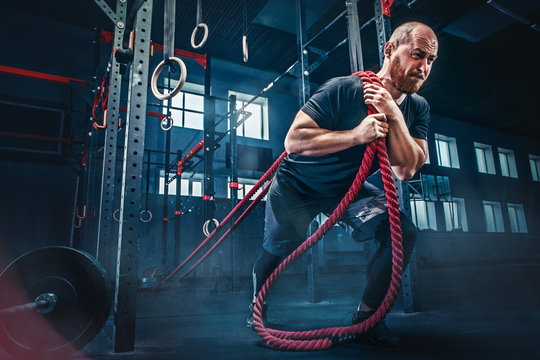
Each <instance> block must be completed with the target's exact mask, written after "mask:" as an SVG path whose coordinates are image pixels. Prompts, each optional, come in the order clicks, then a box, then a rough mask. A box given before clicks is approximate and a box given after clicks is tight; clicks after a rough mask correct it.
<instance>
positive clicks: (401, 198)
mask: <svg viewBox="0 0 540 360" xmlns="http://www.w3.org/2000/svg"><path fill="white" fill-rule="evenodd" d="M382 1H384V0H375V3H374V7H375V23H376V26H377V43H378V46H379V61H380V65H381V66H382V64H383V62H384V46H385V44H386V42H387V41H388V40H389V39H390V35H391V28H390V18H389V17H388V16H387V15H386V14H384V12H383V7H382ZM394 181H395V184H396V193H397V196H398V202H399V208H400V210H401V211H402V212H403V213H404V214H405V216H407V217H409V218H411V215H412V214H411V204H410V194H409V185H408V183H407V182H406V181H400V180H399V179H397V178H396V177H395V176H394ZM416 273H417V272H416V251H414V250H413V253H412V255H411V258H410V260H409V266H408V267H407V268H406V269H405V270H404V271H403V276H402V279H401V297H402V299H403V310H404V311H405V312H406V313H411V312H416V311H420V299H419V298H418V295H417V291H416V284H415V282H416V278H417V276H416Z"/></svg>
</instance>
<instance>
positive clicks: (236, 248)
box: [229, 95, 241, 291]
mask: <svg viewBox="0 0 540 360" xmlns="http://www.w3.org/2000/svg"><path fill="white" fill-rule="evenodd" d="M229 111H231V112H232V113H231V117H230V126H229V128H230V129H231V132H230V133H229V136H230V146H231V181H230V183H229V189H230V192H231V211H232V210H233V209H234V208H235V206H236V204H237V203H238V148H237V143H238V142H237V140H238V139H237V136H236V130H235V129H236V126H237V125H236V122H237V121H238V112H236V95H231V96H229ZM236 219H237V216H234V217H233V219H232V222H233V223H234V222H235V221H236ZM240 258H241V255H240V244H239V239H238V236H235V234H234V232H233V233H231V288H232V291H239V290H240V271H239V268H240V267H239V263H240Z"/></svg>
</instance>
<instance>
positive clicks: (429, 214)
mask: <svg viewBox="0 0 540 360" xmlns="http://www.w3.org/2000/svg"><path fill="white" fill-rule="evenodd" d="M411 213H412V221H413V222H414V224H415V225H416V226H417V227H418V228H419V229H432V230H437V220H436V217H435V203H434V202H433V201H424V200H416V199H411Z"/></svg>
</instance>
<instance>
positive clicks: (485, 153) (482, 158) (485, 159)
mask: <svg viewBox="0 0 540 360" xmlns="http://www.w3.org/2000/svg"><path fill="white" fill-rule="evenodd" d="M474 151H475V153H476V165H478V171H479V172H481V173H484V174H495V164H494V162H493V152H492V151H491V146H489V145H485V144H480V143H477V142H475V143H474Z"/></svg>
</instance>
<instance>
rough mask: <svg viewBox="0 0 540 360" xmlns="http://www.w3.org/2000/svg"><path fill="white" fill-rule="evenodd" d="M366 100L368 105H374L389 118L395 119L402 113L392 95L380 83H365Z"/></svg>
mask: <svg viewBox="0 0 540 360" xmlns="http://www.w3.org/2000/svg"><path fill="white" fill-rule="evenodd" d="M364 101H365V103H366V105H373V106H374V107H375V109H377V111H378V112H380V113H382V114H385V115H386V116H387V117H389V118H392V119H395V118H396V117H398V116H400V115H401V111H400V110H399V107H398V105H397V104H396V102H395V101H394V99H393V98H392V95H390V93H389V92H388V90H386V89H385V88H384V87H382V86H380V85H377V84H364Z"/></svg>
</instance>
